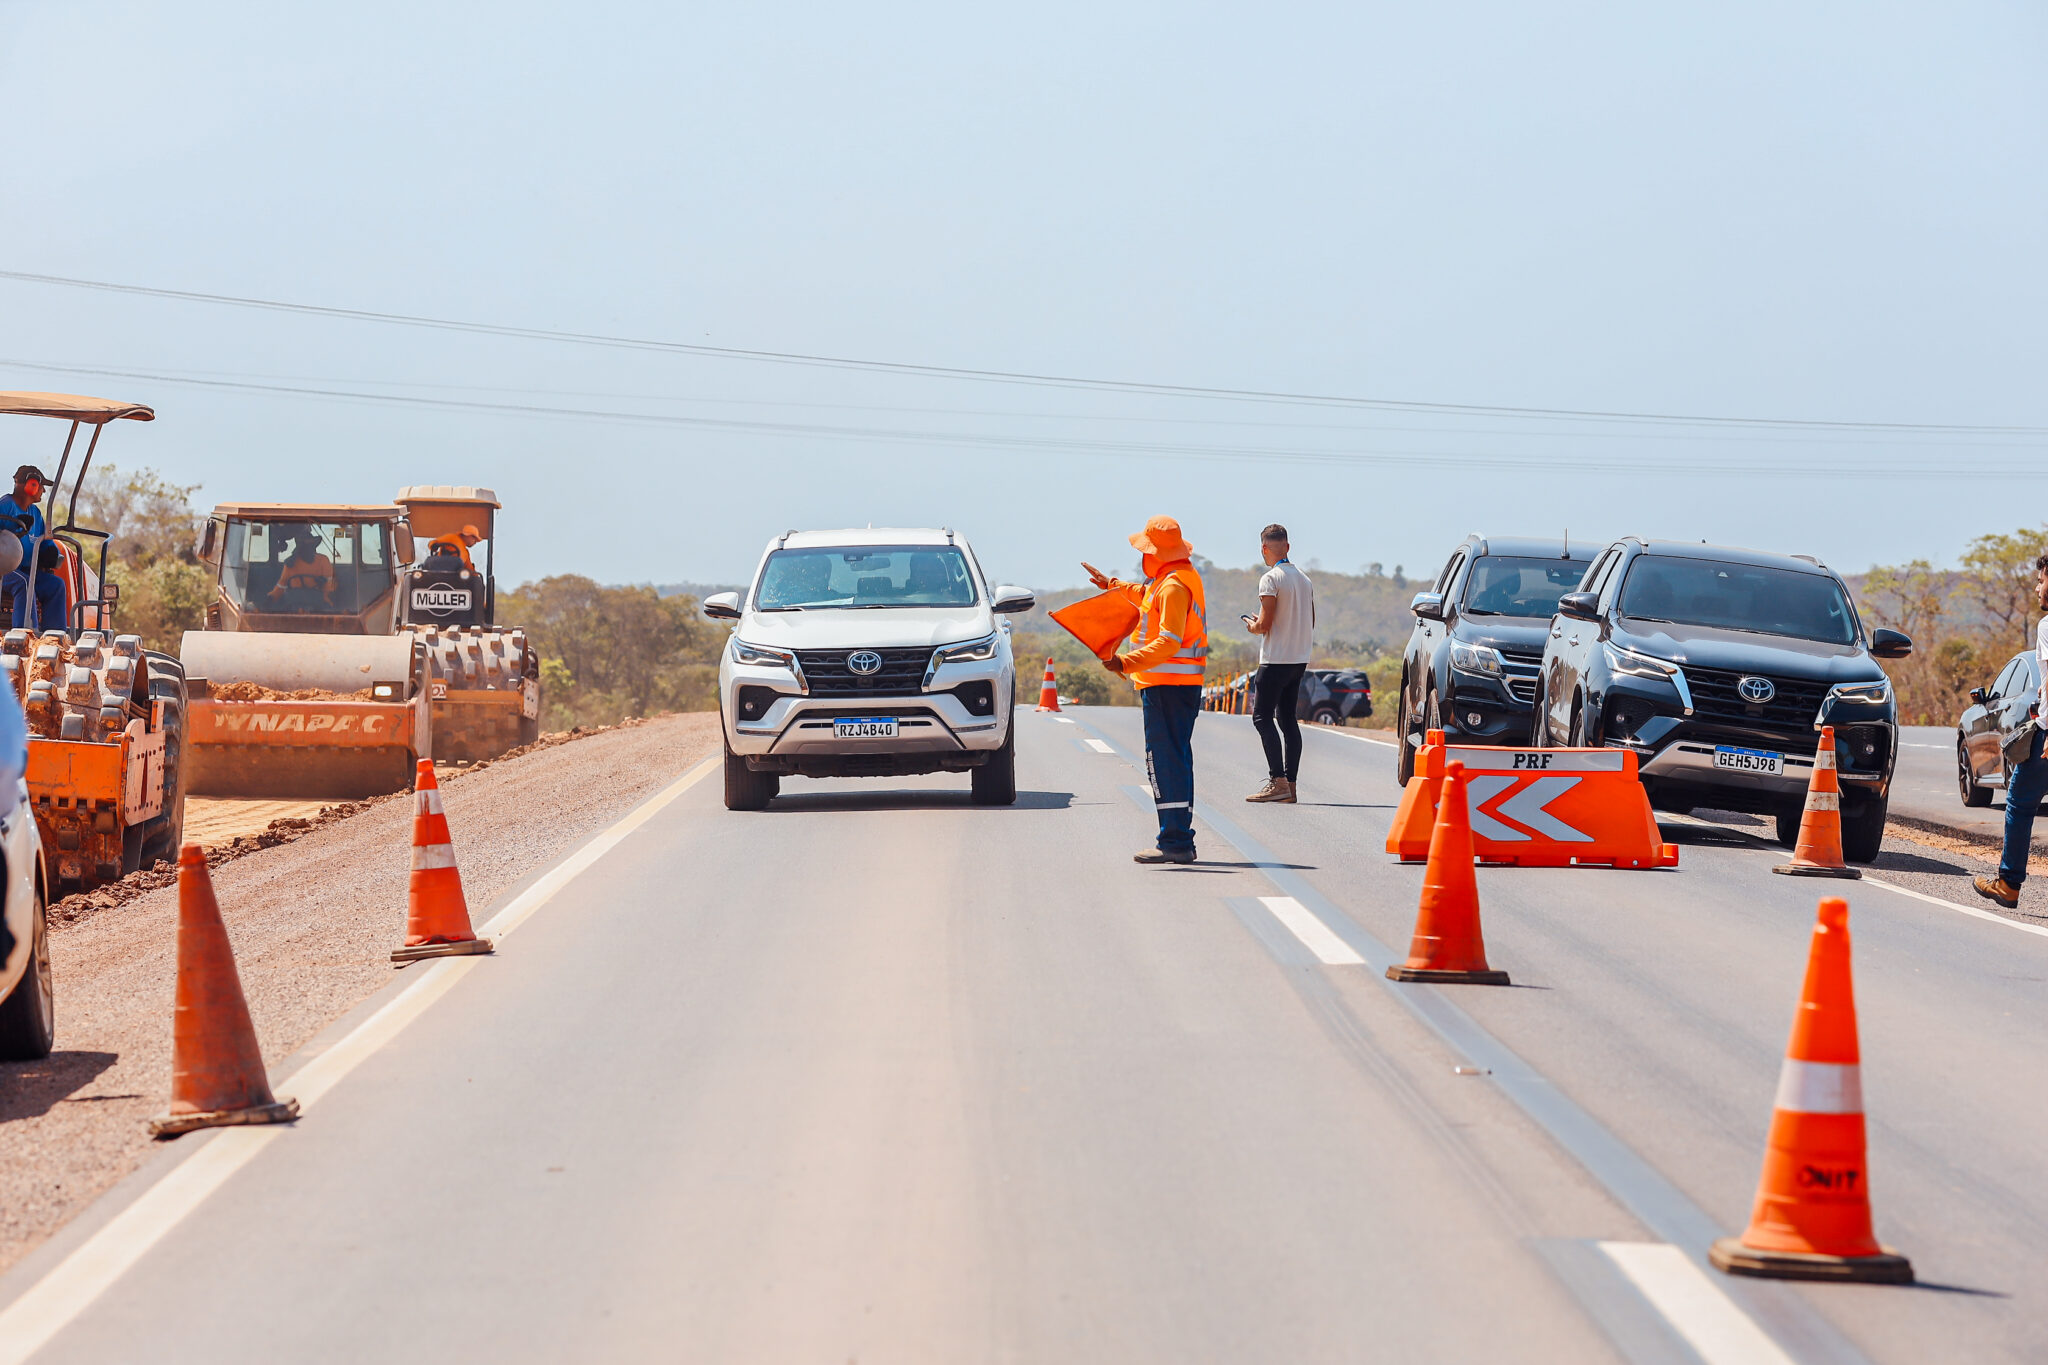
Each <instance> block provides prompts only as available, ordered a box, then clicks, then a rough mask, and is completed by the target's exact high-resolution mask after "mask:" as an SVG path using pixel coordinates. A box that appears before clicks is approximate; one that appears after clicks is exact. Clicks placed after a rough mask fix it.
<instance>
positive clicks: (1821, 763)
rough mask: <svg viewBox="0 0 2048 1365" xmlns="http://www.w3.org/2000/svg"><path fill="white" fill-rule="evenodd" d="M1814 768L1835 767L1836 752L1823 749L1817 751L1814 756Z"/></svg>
mask: <svg viewBox="0 0 2048 1365" xmlns="http://www.w3.org/2000/svg"><path fill="white" fill-rule="evenodd" d="M1813 766H1814V767H1816V768H1832V767H1834V766H1835V751H1834V750H1833V749H1821V750H1818V751H1816V752H1815V754H1814V756H1813Z"/></svg>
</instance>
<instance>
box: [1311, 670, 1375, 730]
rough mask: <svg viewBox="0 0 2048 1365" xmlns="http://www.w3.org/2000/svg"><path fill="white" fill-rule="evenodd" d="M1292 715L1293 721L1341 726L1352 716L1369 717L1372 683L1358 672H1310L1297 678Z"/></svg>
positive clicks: (1362, 672)
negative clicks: (1299, 685)
mask: <svg viewBox="0 0 2048 1365" xmlns="http://www.w3.org/2000/svg"><path fill="white" fill-rule="evenodd" d="M1294 712H1295V719H1296V720H1309V721H1314V722H1315V723H1316V724H1317V725H1342V724H1343V723H1344V722H1345V721H1347V720H1349V719H1351V718H1352V717H1353V716H1370V715H1371V714H1372V680H1371V679H1370V678H1368V677H1366V676H1365V670H1364V669H1362V668H1311V669H1309V670H1308V671H1307V672H1306V673H1304V674H1302V675H1301V693H1300V695H1299V697H1298V698H1297V699H1296V701H1295V704H1294Z"/></svg>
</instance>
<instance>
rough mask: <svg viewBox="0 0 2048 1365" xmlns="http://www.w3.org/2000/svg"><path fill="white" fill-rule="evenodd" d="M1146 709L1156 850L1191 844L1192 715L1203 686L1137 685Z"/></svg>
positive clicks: (1196, 710)
mask: <svg viewBox="0 0 2048 1365" xmlns="http://www.w3.org/2000/svg"><path fill="white" fill-rule="evenodd" d="M1138 705H1139V707H1140V708H1141V709H1142V710H1143V711H1144V713H1145V775H1146V776H1147V777H1149V778H1151V779H1152V796H1153V800H1154V801H1155V802H1156V803H1157V804H1158V807H1159V850H1160V852H1162V853H1177V852H1181V851H1183V850H1185V851H1187V852H1189V853H1192V852H1194V849H1195V717H1196V716H1199V715H1201V714H1202V689H1201V688H1199V687H1182V686H1177V685H1175V684H1172V683H1168V684H1165V685H1163V686H1156V687H1142V688H1139V689H1138Z"/></svg>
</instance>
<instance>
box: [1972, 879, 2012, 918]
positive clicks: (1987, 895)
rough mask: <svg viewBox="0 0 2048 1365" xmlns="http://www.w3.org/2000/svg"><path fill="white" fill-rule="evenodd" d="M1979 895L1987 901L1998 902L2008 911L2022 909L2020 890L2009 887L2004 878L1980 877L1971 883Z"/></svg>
mask: <svg viewBox="0 0 2048 1365" xmlns="http://www.w3.org/2000/svg"><path fill="white" fill-rule="evenodd" d="M1971 885H1972V886H1974V887H1976V888H1977V894H1978V895H1980V896H1982V897H1983V898H1984V899H1985V900H1987V901H1997V902H1998V903H1999V904H2000V905H2002V906H2004V907H2005V908H2006V909H2008V910H2017V909H2019V908H2020V889H2019V888H2018V887H2017V886H2007V885H2006V883H2005V878H2003V877H1979V878H1977V880H1976V881H1974V882H1972V883H1971Z"/></svg>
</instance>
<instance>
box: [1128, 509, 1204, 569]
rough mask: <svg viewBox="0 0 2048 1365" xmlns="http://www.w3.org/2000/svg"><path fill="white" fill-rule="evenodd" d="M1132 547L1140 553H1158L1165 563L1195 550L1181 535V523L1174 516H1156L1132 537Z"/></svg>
mask: <svg viewBox="0 0 2048 1365" xmlns="http://www.w3.org/2000/svg"><path fill="white" fill-rule="evenodd" d="M1131 548H1132V549H1134V550H1136V551H1138V553H1140V554H1147V555H1157V556H1159V559H1160V561H1161V562H1162V563H1165V564H1171V563H1173V562H1174V561H1175V560H1176V559H1186V558H1187V557H1188V556H1189V555H1191V554H1193V553H1194V552H1195V548H1194V546H1192V545H1190V544H1188V542H1187V539H1186V538H1185V537H1184V536H1182V535H1181V533H1180V523H1179V522H1177V521H1175V520H1174V519H1173V518H1172V517H1154V518H1152V520H1150V521H1148V522H1146V523H1145V529H1144V530H1142V531H1140V532H1138V533H1137V534H1136V535H1134V536H1132V537H1131Z"/></svg>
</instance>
